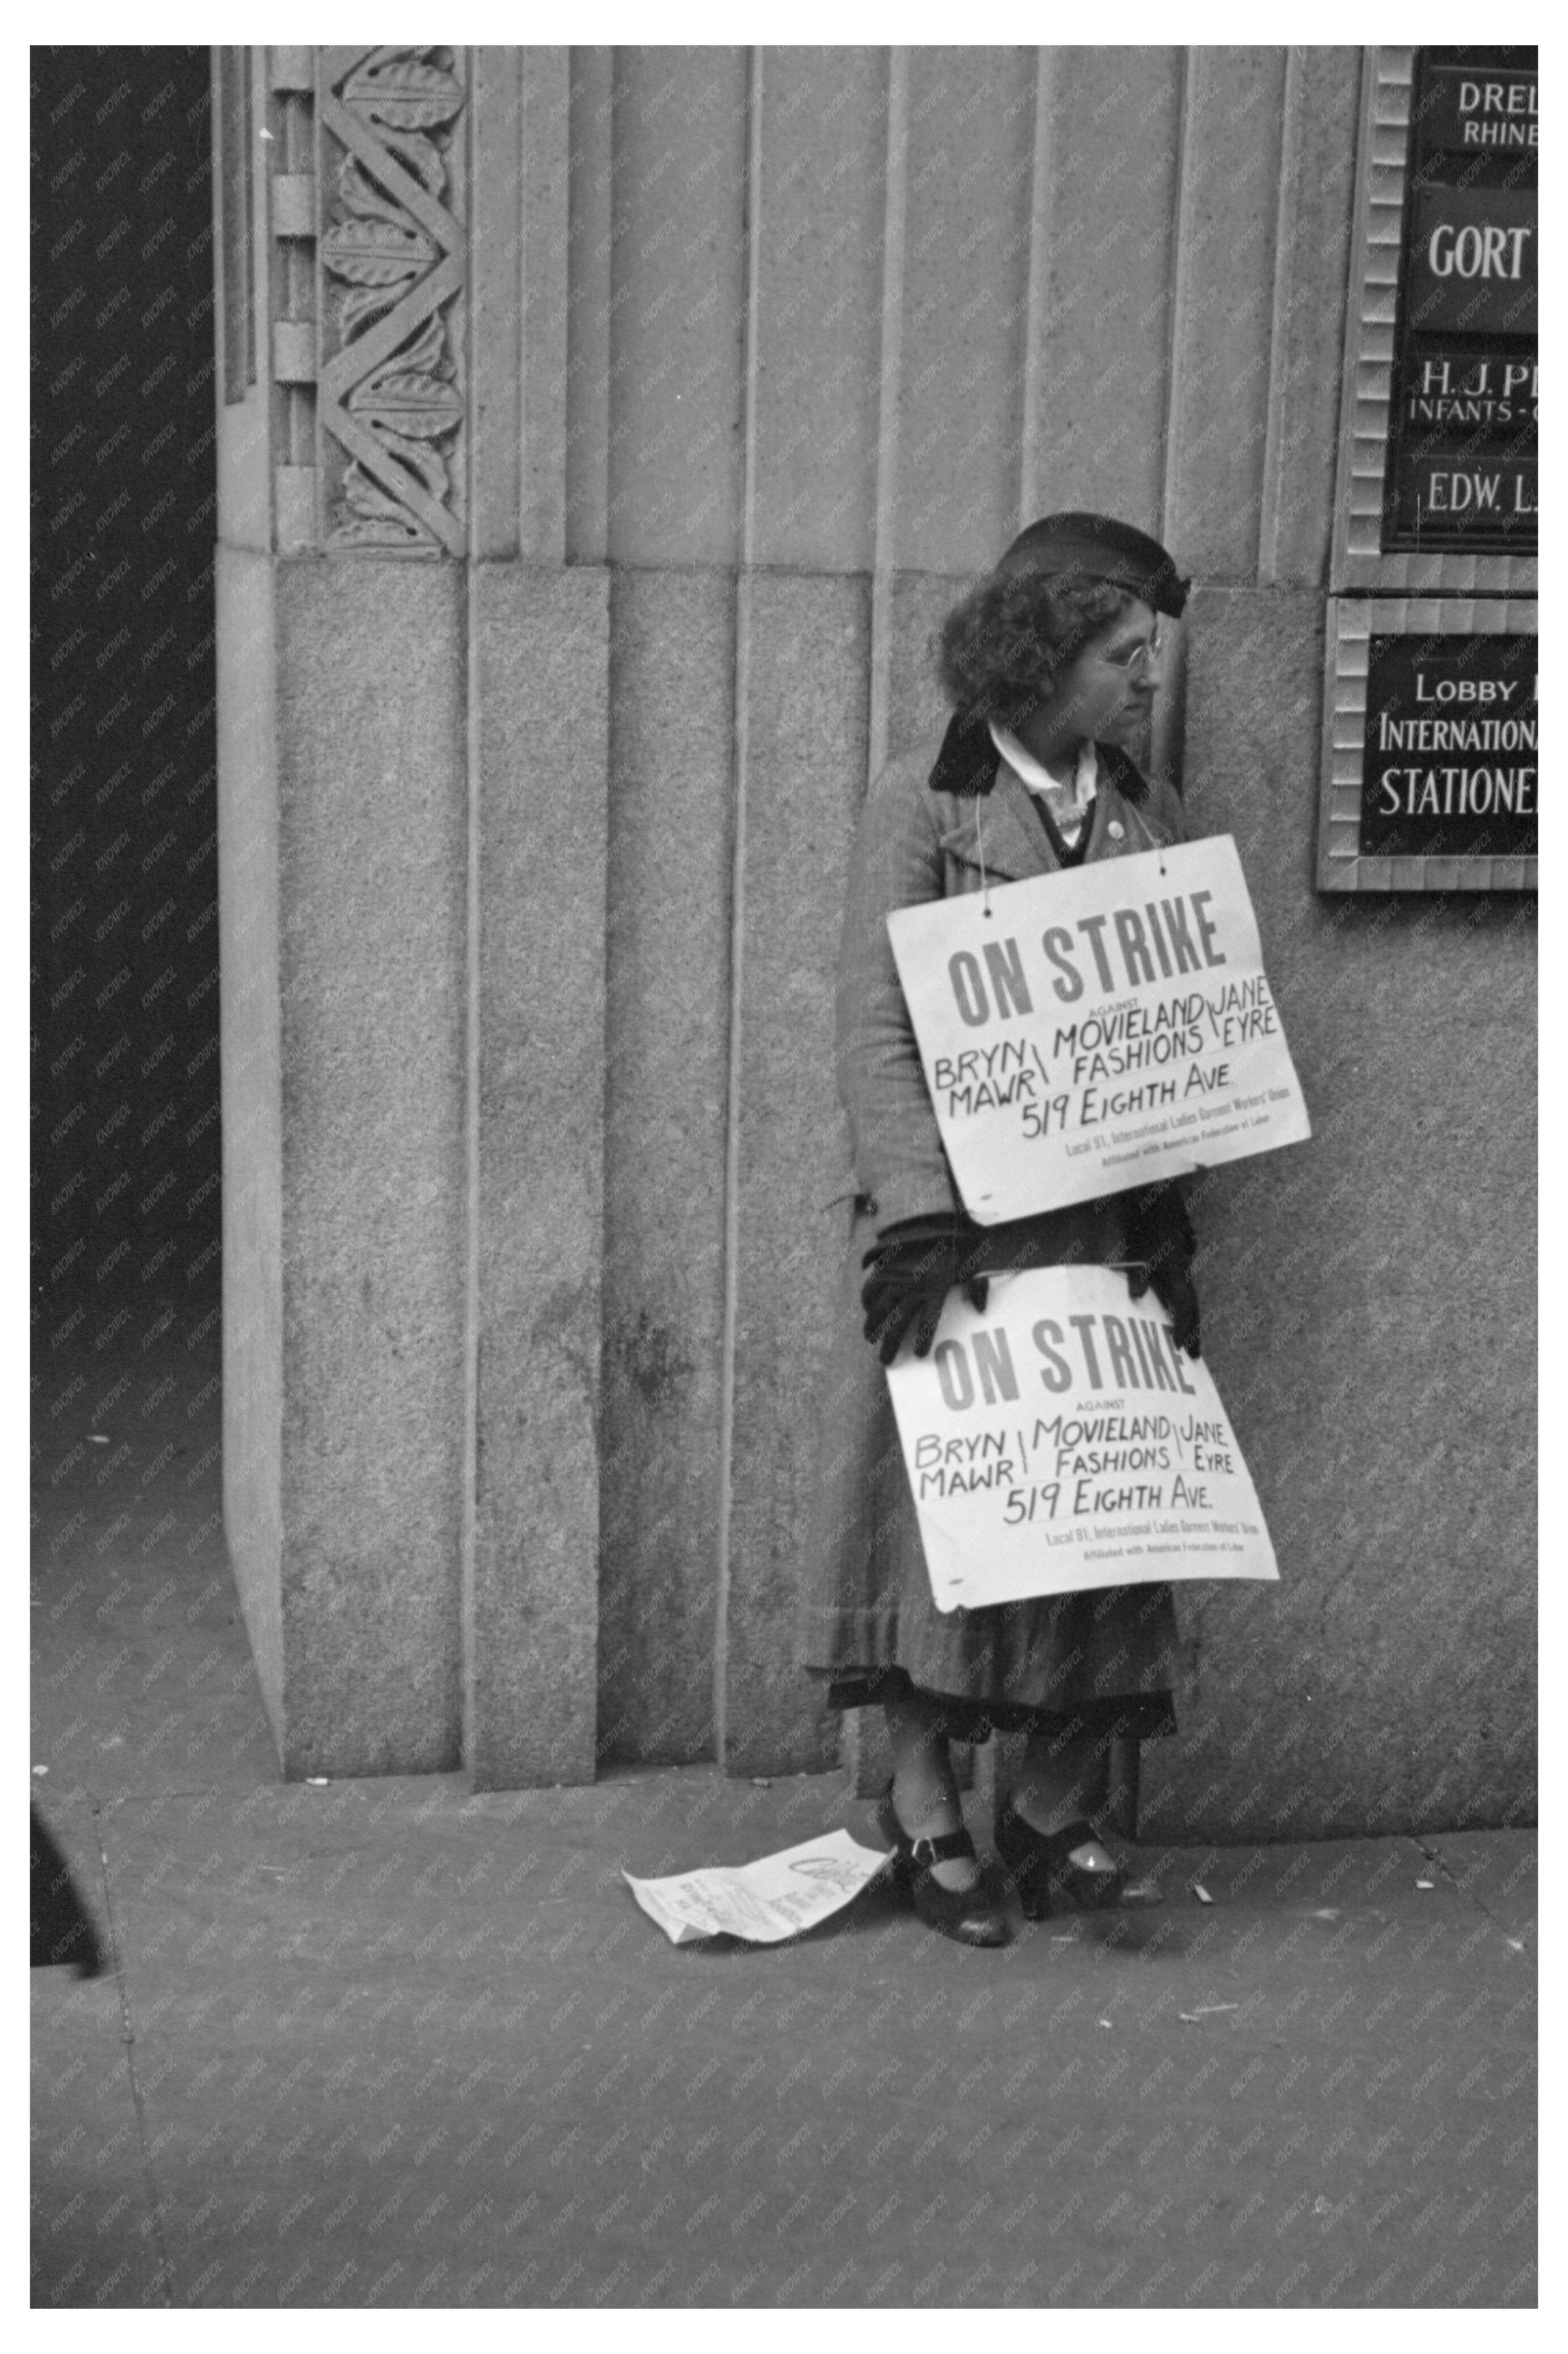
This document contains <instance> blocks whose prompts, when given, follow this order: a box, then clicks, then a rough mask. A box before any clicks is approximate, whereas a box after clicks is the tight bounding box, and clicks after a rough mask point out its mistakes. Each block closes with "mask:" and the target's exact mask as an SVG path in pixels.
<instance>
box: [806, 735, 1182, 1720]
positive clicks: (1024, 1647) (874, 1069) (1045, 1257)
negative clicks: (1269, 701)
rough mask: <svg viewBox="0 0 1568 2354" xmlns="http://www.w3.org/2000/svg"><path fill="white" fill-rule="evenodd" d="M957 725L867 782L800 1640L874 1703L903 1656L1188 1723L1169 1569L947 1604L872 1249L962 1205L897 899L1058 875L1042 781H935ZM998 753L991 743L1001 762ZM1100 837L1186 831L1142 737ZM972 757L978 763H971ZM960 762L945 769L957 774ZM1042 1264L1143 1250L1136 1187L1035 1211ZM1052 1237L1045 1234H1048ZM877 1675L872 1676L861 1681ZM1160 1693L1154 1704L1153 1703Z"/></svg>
mask: <svg viewBox="0 0 1568 2354" xmlns="http://www.w3.org/2000/svg"><path fill="white" fill-rule="evenodd" d="M954 737H955V730H954V729H953V728H949V730H948V735H947V737H944V738H943V739H941V741H940V749H939V747H938V739H937V738H935V737H932V738H930V739H927V741H926V742H924V743H922V744H920V745H918V746H916V748H914V749H912V750H911V751H909V752H907V753H905V754H902V755H900V756H899V757H898V758H895V759H894V760H891V761H890V762H889V763H888V764H887V766H886V767H885V769H883V771H882V772H881V774H880V775H879V776H878V777H877V779H875V781H874V784H873V786H872V788H871V790H870V791H869V793H868V794H867V796H866V801H865V805H864V808H863V811H862V815H861V820H860V824H859V827H858V829H857V832H856V836H855V842H854V847H853V853H852V856H851V863H850V873H849V882H848V890H847V896H846V901H845V908H844V921H843V931H842V940H841V947H840V955H839V968H838V984H837V998H836V1028H837V1055H836V1064H837V1076H838V1088H839V1096H840V1099H841V1101H842V1105H843V1107H844V1110H845V1112H846V1113H847V1115H848V1119H849V1129H850V1142H851V1150H852V1153H853V1164H854V1174H855V1180H856V1183H857V1186H858V1189H859V1190H858V1192H857V1193H856V1195H855V1198H854V1204H853V1212H852V1214H851V1217H850V1222H849V1223H850V1233H849V1236H848V1248H847V1250H846V1252H845V1256H844V1259H843V1265H842V1273H841V1278H840V1285H839V1291H838V1296H837V1302H836V1309H835V1320H834V1331H833V1335H832V1345H831V1349H830V1352H829V1359H828V1363H827V1368H826V1373H825V1377H824V1382H823V1387H822V1394H821V1424H820V1438H819V1450H818V1464H817V1481H816V1487H815V1490H814V1496H813V1510H812V1516H811V1523H810V1538H809V1543H808V1552H807V1557H806V1562H805V1565H804V1577H803V1581H802V1590H801V1596H800V1616H799V1641H798V1656H799V1658H800V1663H801V1665H802V1666H803V1667H805V1668H806V1669H807V1670H808V1671H809V1672H811V1673H813V1674H817V1675H821V1676H825V1677H827V1678H828V1679H829V1680H830V1683H831V1684H832V1686H833V1687H835V1689H834V1690H832V1691H830V1701H831V1702H832V1704H836V1705H840V1706H854V1705H858V1704H860V1703H861V1702H863V1701H867V1700H870V1699H873V1698H874V1697H876V1696H877V1692H878V1689H879V1688H880V1689H881V1690H883V1691H885V1674H884V1673H883V1672H882V1671H885V1670H889V1669H893V1670H903V1671H904V1672H905V1673H906V1675H907V1677H908V1679H909V1681H912V1682H913V1683H914V1684H916V1685H917V1686H918V1687H920V1688H921V1689H922V1690H924V1691H932V1692H939V1693H943V1694H947V1695H949V1696H952V1697H954V1698H956V1699H959V1700H961V1701H963V1702H967V1703H971V1704H977V1705H978V1706H979V1708H980V1711H981V1712H982V1714H983V1713H984V1712H986V1711H987V1710H990V1711H991V1712H994V1721H995V1722H997V1723H1008V1722H1010V1721H1012V1722H1022V1721H1024V1713H1025V1712H1048V1713H1050V1714H1053V1715H1061V1716H1070V1715H1072V1714H1074V1713H1075V1712H1083V1711H1085V1710H1086V1709H1087V1710H1089V1711H1090V1712H1093V1713H1096V1714H1099V1713H1100V1712H1103V1711H1104V1710H1105V1708H1106V1707H1107V1704H1108V1703H1111V1702H1123V1701H1130V1702H1134V1703H1135V1704H1134V1705H1133V1706H1132V1707H1131V1708H1130V1709H1129V1710H1128V1711H1126V1712H1124V1714H1125V1715H1126V1718H1127V1721H1128V1723H1129V1725H1130V1727H1131V1729H1133V1730H1137V1731H1140V1732H1144V1733H1152V1732H1160V1731H1166V1730H1169V1729H1170V1728H1171V1724H1172V1723H1173V1722H1174V1720H1173V1718H1172V1717H1171V1712H1170V1702H1169V1698H1168V1695H1169V1693H1170V1691H1171V1689H1172V1688H1173V1687H1174V1685H1175V1683H1176V1681H1177V1676H1176V1622H1175V1612H1174V1607H1173V1605H1172V1602H1171V1589H1170V1587H1169V1585H1137V1586H1118V1587H1108V1588H1101V1589H1096V1590H1092V1591H1088V1592H1086V1593H1083V1594H1072V1595H1065V1596H1042V1597H1040V1598H1038V1599H1033V1600H1030V1601H1026V1602H1021V1603H1009V1604H997V1605H992V1606H987V1607H984V1608H980V1609H973V1610H964V1609H959V1610H955V1611H952V1612H950V1613H947V1614H944V1613H941V1612H938V1610H937V1608H936V1607H935V1606H934V1604H933V1603H932V1600H931V1591H930V1585H929V1581H928V1578H927V1571H926V1565H925V1555H924V1553H923V1551H922V1548H921V1543H920V1535H919V1529H918V1524H917V1522H916V1515H915V1509H914V1504H913V1501H912V1500H911V1497H910V1492H909V1483H908V1479H907V1477H906V1472H905V1469H904V1462H903V1458H902V1455H901V1453H900V1450H899V1445H898V1436H897V1430H896V1426H895V1422H894V1416H893V1408H892V1405H891V1402H890V1400H889V1397H888V1392H887V1382H886V1377H885V1373H884V1371H883V1368H882V1365H881V1363H880V1362H879V1360H878V1357H877V1354H876V1352H875V1350H874V1348H873V1347H872V1345H871V1343H870V1342H869V1341H867V1340H866V1339H865V1337H864V1333H863V1322H864V1313H863V1309H862V1306H861V1300H860V1289H861V1285H862V1283H863V1281H864V1277H865V1270H864V1268H863V1265H862V1260H863V1255H864V1254H865V1252H867V1251H868V1250H869V1249H870V1248H871V1247H872V1246H873V1245H874V1242H875V1240H876V1237H877V1234H878V1231H879V1229H881V1228H883V1227H885V1226H887V1225H891V1224H893V1223H895V1222H896V1221H898V1220H900V1219H904V1218H910V1217H916V1216H919V1215H922V1214H929V1213H944V1212H950V1211H953V1210H956V1209H959V1208H961V1207H962V1204H961V1200H960V1197H959V1193H958V1190H957V1188H956V1186H955V1184H954V1182H953V1179H952V1175H951V1172H950V1171H949V1169H948V1159H947V1154H946V1152H945V1150H943V1146H942V1140H941V1136H940V1132H939V1131H938V1126H937V1119H936V1114H935V1112H934V1111H933V1110H932V1108H931V1101H930V1097H929V1095H928V1093H927V1087H926V1081H925V1076H924V1074H923V1072H922V1070H921V1067H920V1060H919V1054H918V1050H917V1048H916V1042H915V1034H914V1029H913V1026H912V1024H911V1023H910V1019H909V1013H908V1009H907V1007H906V1003H905V1001H904V992H903V991H902V989H901V988H900V986H899V981H898V974H897V969H896V967H895V963H894V960H893V951H892V948H891V946H890V944H889V941H888V937H887V925H886V917H887V916H888V915H889V913H890V912H891V911H892V910H893V909H894V908H895V907H910V906H913V905H915V904H916V903H918V902H921V901H925V900H931V899H938V898H945V897H948V896H952V895H953V894H955V893H958V892H961V891H962V892H972V891H978V890H980V888H981V887H982V867H983V876H984V878H985V879H986V880H989V881H990V882H991V883H992V884H998V883H1009V882H1022V881H1024V880H1026V879H1028V878H1030V877H1032V876H1034V875H1049V874H1052V873H1055V872H1058V871H1059V870H1060V866H1061V861H1060V860H1059V859H1058V857H1057V855H1056V854H1055V851H1054V846H1053V843H1052V841H1051V838H1050V836H1049V834H1048V832H1047V831H1046V829H1045V826H1044V822H1042V819H1041V817H1040V816H1039V814H1038V812H1037V811H1036V808H1035V805H1034V803H1033V799H1032V797H1031V795H1030V792H1029V789H1028V787H1027V786H1026V785H1025V784H1024V782H1023V780H1022V778H1021V777H1020V776H1019V775H1018V774H1017V772H1016V771H1015V770H1014V769H1012V767H1011V765H1010V764H1009V763H1008V762H1007V761H1006V760H1005V759H1002V758H1001V757H1000V756H995V759H996V780H995V784H994V787H993V789H992V790H991V792H990V794H989V795H987V796H986V797H985V798H984V799H983V800H980V799H976V798H973V797H972V796H969V795H960V794H959V793H955V792H950V791H945V790H944V791H938V790H933V789H932V786H931V783H930V781H929V780H930V779H931V776H932V772H933V768H934V765H935V764H936V762H937V761H938V758H941V759H944V760H945V759H946V758H947V757H948V753H949V752H950V749H951V746H952V744H953V741H954ZM990 758H991V752H990V748H989V746H988V747H987V759H988V763H989V760H990ZM1097 759H1098V769H1099V776H1098V783H1097V792H1096V797H1095V803H1094V808H1093V811H1092V813H1091V817H1090V821H1089V823H1090V832H1089V839H1088V842H1087V844H1086V849H1085V852H1084V859H1085V862H1087V861H1088V860H1091V859H1100V858H1115V857H1118V856H1127V855H1128V854H1131V853H1134V852H1137V851H1144V850H1150V849H1154V848H1156V847H1162V846H1164V845H1166V844H1168V843H1173V842H1178V841H1181V839H1182V838H1183V831H1184V830H1183V826H1182V814H1181V801H1179V799H1178V797H1177V795H1176V793H1175V792H1174V791H1173V790H1172V789H1171V787H1170V786H1169V785H1152V786H1148V787H1146V788H1145V789H1144V797H1143V798H1142V799H1141V800H1138V799H1136V798H1134V797H1133V793H1132V792H1129V791H1124V790H1121V789H1120V788H1119V787H1118V783H1117V782H1116V780H1115V779H1116V777H1117V776H1118V775H1119V776H1120V777H1121V778H1122V779H1124V780H1126V781H1127V782H1128V785H1129V786H1131V787H1132V788H1133V789H1134V790H1136V788H1137V787H1138V786H1139V785H1141V784H1142V779H1140V778H1139V776H1138V772H1137V770H1136V769H1132V767H1131V764H1130V762H1128V760H1127V758H1126V756H1125V755H1124V754H1118V753H1117V752H1115V751H1114V750H1112V751H1107V748H1098V750H1097ZM970 765H971V766H972V765H973V763H972V761H971V763H970ZM951 772H952V771H951V768H950V766H949V767H944V769H943V774H944V776H946V775H948V774H949V773H951ZM1030 1225H1031V1227H1032V1228H1033V1229H1035V1230H1036V1232H1037V1235H1038V1241H1037V1244H1034V1245H1033V1246H1032V1248H1031V1252H1030V1257H1029V1263H1030V1264H1034V1265H1039V1266H1059V1265H1063V1264H1068V1263H1073V1262H1082V1263H1085V1264H1089V1265H1104V1264H1106V1263H1107V1261H1112V1260H1117V1259H1120V1258H1123V1257H1126V1255H1127V1254H1126V1249H1125V1245H1124V1240H1123V1232H1122V1218H1121V1210H1120V1204H1119V1201H1118V1197H1116V1196H1114V1195H1113V1196H1110V1197H1108V1198H1107V1199H1105V1200H1102V1201H1098V1202H1088V1203H1082V1204H1075V1205H1074V1206H1073V1207H1071V1208H1068V1209H1065V1210H1058V1211H1053V1212H1049V1213H1047V1214H1044V1216H1042V1217H1040V1218H1038V1219H1035V1220H1032V1221H1030ZM1032 1244H1033V1237H1032ZM857 1687H863V1688H861V1689H857ZM1139 1696H1143V1698H1144V1700H1145V1701H1146V1702H1153V1703H1157V1704H1156V1705H1153V1706H1149V1705H1145V1706H1144V1707H1143V1708H1142V1709H1141V1710H1140V1709H1139V1707H1138V1706H1137V1705H1136V1702H1137V1701H1138V1698H1139Z"/></svg>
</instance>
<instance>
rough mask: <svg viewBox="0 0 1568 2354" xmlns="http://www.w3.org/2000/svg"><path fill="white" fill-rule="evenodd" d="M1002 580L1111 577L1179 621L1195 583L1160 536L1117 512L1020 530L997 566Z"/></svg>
mask: <svg viewBox="0 0 1568 2354" xmlns="http://www.w3.org/2000/svg"><path fill="white" fill-rule="evenodd" d="M996 572H997V575H998V577H999V578H1002V579H1016V578H1027V577H1028V576H1029V575H1030V574H1033V575H1034V576H1035V577H1037V578H1042V579H1063V580H1108V581H1110V582H1111V583H1112V584H1113V586H1115V587H1116V588H1126V589H1127V590H1128V591H1129V593H1130V594H1131V595H1133V596H1136V597H1141V598H1142V599H1143V601H1144V603H1145V604H1146V605H1149V606H1151V607H1152V608H1153V610H1154V611H1155V612H1157V613H1169V614H1170V615H1171V619H1172V620H1180V619H1181V610H1182V608H1183V606H1184V605H1185V604H1186V602H1187V591H1188V589H1189V588H1191V587H1192V582H1191V581H1190V580H1184V579H1183V578H1181V574H1180V573H1179V572H1178V571H1177V569H1176V567H1175V564H1174V562H1173V561H1172V559H1171V557H1170V556H1169V554H1168V553H1167V552H1166V550H1165V549H1164V548H1163V547H1161V546H1160V542H1159V541H1158V540H1157V539H1150V536H1149V535H1148V533H1147V532H1141V531H1135V530H1134V528H1133V526H1132V525H1131V524H1129V523H1118V522H1117V520H1116V518H1115V517H1114V516H1113V515H1103V514H1080V513H1076V512H1075V513H1073V514H1049V515H1042V516H1041V518H1040V520H1039V522H1038V523H1032V524H1031V525H1029V527H1028V529H1027V530H1026V531H1021V532H1020V533H1019V535H1018V537H1017V538H1016V539H1015V540H1014V541H1013V543H1012V546H1011V547H1009V548H1007V549H1005V550H1004V551H1003V553H1002V555H1001V558H1000V559H999V561H998V563H997V566H996Z"/></svg>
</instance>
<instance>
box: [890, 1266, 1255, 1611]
mask: <svg viewBox="0 0 1568 2354" xmlns="http://www.w3.org/2000/svg"><path fill="white" fill-rule="evenodd" d="M887 1384H888V1389H889V1391H890V1393H891V1395H892V1399H893V1410H894V1414H895V1417H896V1420H897V1424H898V1436H899V1439H900V1442H901V1444H902V1446H903V1450H904V1463H905V1469H906V1472H907V1474H908V1479H909V1485H910V1490H911V1491H912V1493H913V1496H914V1500H915V1510H916V1516H917V1518H918V1521H919V1526H920V1537H921V1542H922V1543H923V1545H924V1547H925V1553H926V1566H927V1572H928V1573H929V1575H930V1580H931V1594H932V1598H933V1599H934V1601H935V1603H936V1606H937V1607H938V1610H943V1611H947V1610H955V1609H957V1608H959V1606H963V1607H965V1608H968V1609H973V1608H976V1607H979V1606H981V1605H984V1604H989V1603H994V1602H1017V1601H1022V1600H1023V1599H1024V1598H1026V1597H1027V1596H1034V1595H1042V1594H1064V1593H1072V1592H1076V1591H1078V1590H1079V1589H1080V1588H1083V1587H1085V1586H1100V1585H1137V1584H1139V1583H1144V1582H1148V1581H1150V1580H1156V1579H1165V1578H1188V1577H1206V1578H1222V1577H1247V1578H1277V1576H1278V1575H1279V1571H1278V1566H1277V1563H1276V1561H1275V1557H1274V1548H1273V1546H1272V1544H1271V1543H1269V1537H1268V1531H1267V1529H1266V1527H1265V1526H1264V1520H1263V1512H1262V1510H1261V1508H1260V1506H1259V1504H1258V1500H1257V1492H1256V1490H1255V1488H1254V1486H1253V1484H1252V1479H1251V1478H1250V1476H1249V1474H1248V1471H1247V1468H1246V1465H1245V1462H1244V1461H1243V1460H1242V1453H1241V1449H1240V1447H1238V1446H1237V1444H1236V1438H1235V1434H1234V1431H1233V1430H1232V1428H1231V1425H1230V1420H1229V1417H1228V1416H1227V1415H1226V1413H1225V1409H1224V1405H1222V1404H1221V1401H1220V1394H1219V1392H1218V1390H1217V1389H1216V1388H1215V1386H1214V1381H1213V1374H1212V1373H1210V1371H1209V1369H1208V1366H1207V1365H1206V1364H1205V1363H1203V1362H1202V1359H1193V1358H1191V1357H1189V1356H1187V1355H1186V1354H1185V1353H1184V1352H1182V1351H1181V1350H1179V1349H1178V1348H1177V1346H1176V1342H1175V1338H1174V1336H1173V1334H1172V1333H1171V1328H1170V1326H1169V1325H1168V1324H1167V1323H1166V1321H1165V1320H1164V1317H1163V1314H1162V1312H1161V1311H1160V1309H1159V1307H1158V1305H1157V1303H1156V1302H1155V1300H1154V1299H1153V1296H1152V1294H1149V1293H1146V1294H1145V1296H1144V1298H1143V1299H1141V1300H1139V1301H1138V1302H1137V1303H1136V1304H1135V1303H1134V1302H1133V1301H1132V1300H1131V1299H1130V1297H1129V1294H1128V1284H1127V1279H1126V1278H1125V1276H1123V1275H1121V1274H1120V1273H1118V1271H1117V1270H1116V1269H1114V1268H1111V1267H1038V1268H1033V1269H1031V1270H1030V1271H1029V1272H1028V1273H1026V1274H1021V1275H998V1276H992V1277H991V1289H990V1297H989V1299H987V1302H986V1306H985V1308H984V1310H976V1309H975V1308H973V1307H971V1306H970V1304H969V1300H968V1299H966V1298H965V1296H964V1294H963V1292H962V1291H960V1290H954V1291H951V1292H949V1293H948V1299H947V1304H946V1306H945V1308H944V1309H943V1311H942V1318H941V1322H940V1323H939V1325H938V1329H937V1339H936V1344H935V1346H934V1348H933V1349H932V1351H931V1353H930V1355H929V1356H928V1357H923V1358H922V1357H916V1355H915V1354H914V1352H913V1350H912V1349H911V1348H910V1347H909V1346H908V1345H907V1343H906V1346H905V1348H904V1350H903V1352H901V1354H900V1356H899V1357H898V1358H897V1359H896V1360H895V1363H893V1364H892V1365H891V1366H890V1367H889V1368H888V1374H887Z"/></svg>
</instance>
